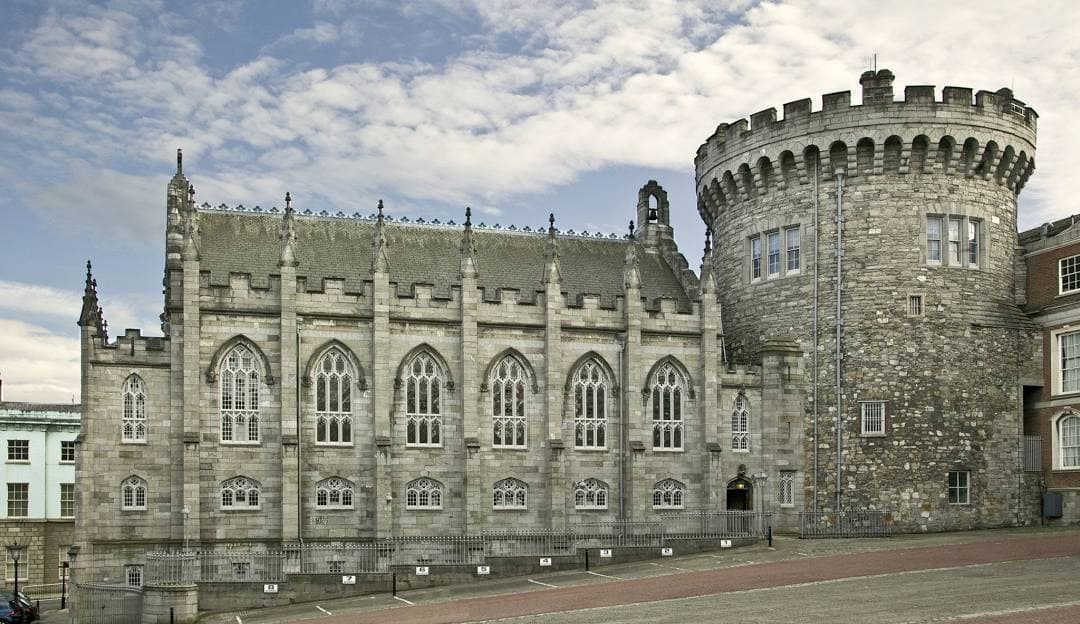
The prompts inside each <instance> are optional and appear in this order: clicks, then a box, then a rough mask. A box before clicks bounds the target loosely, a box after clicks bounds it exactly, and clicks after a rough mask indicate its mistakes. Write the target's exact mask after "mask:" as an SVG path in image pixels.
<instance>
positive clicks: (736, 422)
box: [731, 394, 750, 453]
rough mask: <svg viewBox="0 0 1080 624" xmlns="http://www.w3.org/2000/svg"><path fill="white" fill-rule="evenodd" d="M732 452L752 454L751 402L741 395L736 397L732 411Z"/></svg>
mask: <svg viewBox="0 0 1080 624" xmlns="http://www.w3.org/2000/svg"><path fill="white" fill-rule="evenodd" d="M731 450H733V451H736V452H740V453H749V452H750V402H749V401H747V400H746V397H745V396H743V395H741V394H740V395H739V396H737V397H735V407H734V408H733V409H732V410H731Z"/></svg>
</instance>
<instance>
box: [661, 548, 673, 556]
mask: <svg viewBox="0 0 1080 624" xmlns="http://www.w3.org/2000/svg"><path fill="white" fill-rule="evenodd" d="M674 554H675V551H674V550H672V549H670V548H661V549H660V556H662V557H670V556H671V555H674Z"/></svg>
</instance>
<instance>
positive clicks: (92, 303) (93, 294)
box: [77, 260, 107, 339]
mask: <svg viewBox="0 0 1080 624" xmlns="http://www.w3.org/2000/svg"><path fill="white" fill-rule="evenodd" d="M77 324H78V326H79V327H92V328H94V329H96V330H97V333H98V335H99V336H106V334H105V328H106V324H105V321H104V319H103V316H102V312H101V306H100V305H98V293H97V280H96V279H94V273H93V267H91V265H90V261H89V260H87V261H86V286H85V288H84V289H83V302H82V310H81V311H80V312H79V322H78V323H77ZM106 339H107V337H106Z"/></svg>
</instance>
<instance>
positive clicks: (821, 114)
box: [694, 70, 1037, 529]
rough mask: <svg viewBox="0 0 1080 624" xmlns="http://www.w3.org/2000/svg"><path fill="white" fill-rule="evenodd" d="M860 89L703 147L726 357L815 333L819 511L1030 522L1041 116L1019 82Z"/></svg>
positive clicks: (721, 134) (875, 79)
mask: <svg viewBox="0 0 1080 624" xmlns="http://www.w3.org/2000/svg"><path fill="white" fill-rule="evenodd" d="M859 82H860V83H861V85H862V104H861V105H852V103H851V92H850V91H843V92H839V93H830V94H826V95H824V96H823V98H822V99H823V109H822V110H821V111H811V103H810V100H809V99H804V100H798V101H795V102H791V103H788V104H785V105H784V118H783V119H782V120H777V115H776V109H775V108H770V109H767V110H764V111H761V112H759V113H756V114H754V115H751V116H750V122H749V126H748V124H747V121H746V120H745V119H740V120H738V121H735V122H733V123H730V124H721V125H720V126H719V127H718V128H717V130H716V132H715V133H714V134H713V135H712V136H711V137H709V138H708V140H707V141H706V142H705V143H704V144H703V145H702V146H701V147H700V148H699V149H698V152H697V157H696V158H695V161H694V164H695V167H696V181H697V195H698V210H699V212H700V214H701V217H702V219H703V220H704V221H705V223H706V225H707V226H708V227H710V228H711V229H712V230H713V232H714V236H715V241H716V244H715V248H716V251H715V253H714V255H713V259H714V267H713V270H714V274H715V276H716V280H717V285H718V290H719V293H720V299H721V303H722V305H723V308H722V309H723V324H724V332H725V334H724V336H725V344H726V348H727V352H728V354H729V357H731V358H732V359H733V360H735V361H739V360H746V359H751V358H753V357H755V353H756V351H757V349H758V347H759V346H760V345H761V344H762V342H763V341H764V340H765V339H767V338H779V337H792V338H795V339H797V340H799V341H800V342H801V343H802V346H803V350H804V352H805V353H807V357H806V360H805V366H806V369H805V371H804V373H805V377H806V378H807V379H809V380H810V382H809V384H810V388H808V389H807V390H808V393H807V394H808V396H810V397H812V398H811V399H810V400H809V401H808V404H807V408H806V423H805V424H806V433H807V435H806V440H808V443H807V448H806V453H807V456H806V458H805V463H804V465H805V466H808V467H810V468H808V470H807V473H806V475H805V481H804V484H805V488H806V489H805V492H806V497H805V500H806V501H807V503H806V506H807V508H810V509H819V510H822V511H825V510H833V509H836V507H837V506H838V505H839V506H840V507H841V508H843V509H847V510H853V509H867V508H872V509H889V510H892V511H893V512H894V516H895V519H896V522H897V523H898V524H900V525H901V526H902V527H904V528H908V529H918V528H921V529H948V528H968V527H976V526H997V525H1007V524H1015V523H1020V522H1023V521H1024V519H1025V518H1024V511H1023V506H1024V504H1026V502H1027V500H1026V499H1025V497H1026V496H1028V495H1030V491H1029V490H1030V488H1029V487H1028V486H1027V485H1026V482H1025V478H1024V473H1023V469H1022V466H1021V463H1020V456H1019V437H1020V435H1021V434H1022V404H1021V402H1022V385H1023V380H1024V379H1026V375H1027V374H1028V368H1027V367H1028V365H1029V364H1030V362H1032V361H1033V357H1034V354H1033V350H1034V349H1035V348H1036V347H1035V345H1036V342H1035V338H1034V336H1035V334H1034V333H1033V332H1034V327H1033V326H1032V325H1031V324H1030V322H1029V321H1027V319H1026V317H1025V316H1024V315H1023V314H1022V313H1021V311H1020V310H1019V308H1018V306H1017V303H1016V297H1015V293H1016V287H1015V281H1014V260H1015V257H1016V197H1017V194H1018V193H1019V192H1020V189H1022V188H1023V186H1024V184H1025V183H1026V182H1027V179H1028V177H1029V176H1030V175H1031V173H1032V172H1033V170H1034V167H1035V164H1034V153H1035V134H1036V120H1037V115H1036V113H1035V111H1034V110H1032V109H1031V108H1030V107H1027V106H1025V105H1024V103H1023V102H1020V101H1019V100H1017V99H1015V98H1014V97H1013V94H1012V92H1011V91H1010V90H1009V89H1000V90H998V91H996V92H990V91H979V92H978V93H975V94H974V101H973V99H972V90H971V89H967V88H959V87H945V88H944V91H943V94H942V98H941V99H940V100H938V99H936V97H935V93H934V88H933V87H930V86H910V87H907V88H906V89H905V91H904V100H903V101H894V99H893V88H892V82H893V74H892V73H891V72H890V71H888V70H880V71H877V72H873V71H868V72H866V73H864V74H863V75H862V76H861V78H860V80H859ZM838 223H839V224H840V225H841V227H839V228H837V224H838ZM838 283H839V284H840V285H841V287H840V289H839V292H840V296H839V297H838V296H837V284H838ZM838 370H839V374H838V373H837V371H838ZM838 412H839V414H841V415H842V418H841V419H839V424H838V419H837V417H836V415H837V413H838ZM837 449H840V450H841V453H840V455H839V460H838V456H837V452H836V451H837Z"/></svg>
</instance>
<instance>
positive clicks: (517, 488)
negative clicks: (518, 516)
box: [491, 479, 529, 510]
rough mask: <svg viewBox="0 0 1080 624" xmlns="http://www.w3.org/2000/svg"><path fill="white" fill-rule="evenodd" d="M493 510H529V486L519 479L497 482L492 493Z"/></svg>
mask: <svg viewBox="0 0 1080 624" xmlns="http://www.w3.org/2000/svg"><path fill="white" fill-rule="evenodd" d="M491 508H492V509H517V510H521V509H528V508H529V486H528V485H526V484H525V482H524V481H518V480H517V479H503V480H502V481H497V482H496V483H495V486H494V487H493V488H492V491H491Z"/></svg>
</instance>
